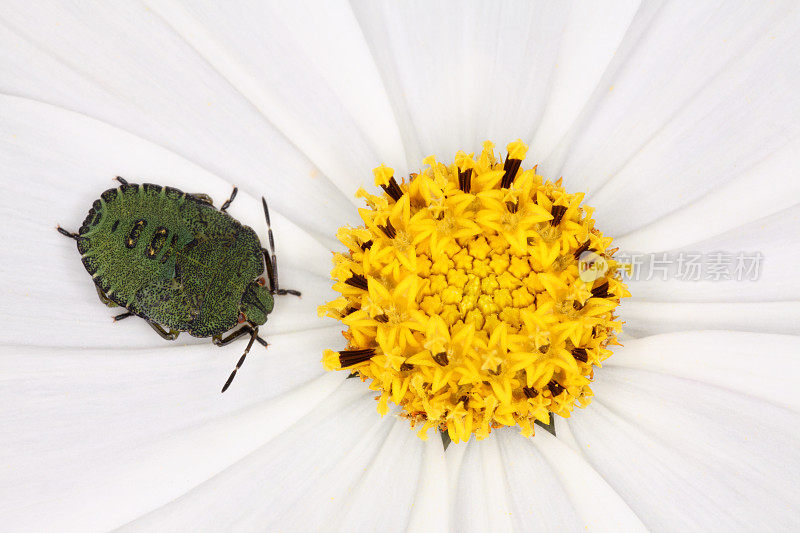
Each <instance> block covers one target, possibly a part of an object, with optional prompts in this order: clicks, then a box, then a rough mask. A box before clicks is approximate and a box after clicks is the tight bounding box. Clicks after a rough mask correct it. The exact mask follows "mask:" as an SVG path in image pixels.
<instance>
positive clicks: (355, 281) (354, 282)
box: [345, 274, 368, 290]
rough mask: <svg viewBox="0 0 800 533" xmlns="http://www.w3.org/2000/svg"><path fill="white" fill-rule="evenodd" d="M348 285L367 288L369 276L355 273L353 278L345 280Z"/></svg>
mask: <svg viewBox="0 0 800 533" xmlns="http://www.w3.org/2000/svg"><path fill="white" fill-rule="evenodd" d="M345 283H346V284H347V285H350V286H351V287H355V288H356V289H364V290H367V287H368V285H367V278H365V277H364V276H362V275H361V274H353V276H352V277H351V278H349V279H348V280H347V281H345Z"/></svg>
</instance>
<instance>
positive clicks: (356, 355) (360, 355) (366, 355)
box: [339, 348, 375, 368]
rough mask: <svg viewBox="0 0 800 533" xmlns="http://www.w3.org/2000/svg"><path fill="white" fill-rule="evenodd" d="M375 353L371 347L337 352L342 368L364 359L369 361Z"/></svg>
mask: <svg viewBox="0 0 800 533" xmlns="http://www.w3.org/2000/svg"><path fill="white" fill-rule="evenodd" d="M373 355H375V350H373V349H372V348H364V349H361V350H343V351H341V352H339V363H341V365H342V368H347V367H348V366H353V365H357V364H359V363H363V362H364V361H369V360H370V359H371V358H372V356H373Z"/></svg>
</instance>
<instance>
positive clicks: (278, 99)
mask: <svg viewBox="0 0 800 533" xmlns="http://www.w3.org/2000/svg"><path fill="white" fill-rule="evenodd" d="M148 5H149V6H150V7H151V8H152V9H153V10H154V11H155V12H157V13H158V14H159V15H160V16H161V17H162V18H163V19H164V20H165V21H166V22H167V23H168V24H169V25H170V27H172V28H173V29H174V30H175V31H176V32H177V33H178V34H180V36H181V37H182V38H184V39H185V40H186V41H187V42H188V43H189V44H191V46H192V47H193V48H194V49H195V50H197V52H198V53H199V54H200V55H201V56H202V57H203V58H205V59H206V60H207V61H208V62H209V63H210V64H211V65H212V66H213V67H214V68H215V69H216V70H217V71H218V72H219V73H220V74H221V75H222V76H223V77H224V78H225V79H226V80H228V81H229V82H230V83H231V85H233V86H234V87H235V88H236V90H237V91H239V92H240V93H241V94H242V95H243V96H244V97H245V98H247V100H248V101H249V102H251V103H252V105H253V106H254V107H255V108H256V109H257V110H258V111H259V112H261V113H262V114H263V115H264V116H265V117H267V118H268V119H269V121H270V122H271V123H272V124H274V125H275V126H276V127H277V128H278V129H279V130H280V131H281V133H283V135H285V136H286V138H287V139H288V140H289V141H290V142H291V143H292V144H293V145H294V146H297V147H299V148H300V150H301V151H302V152H303V153H304V154H305V155H306V156H307V157H309V159H311V161H312V162H313V163H314V164H315V166H316V167H317V168H319V169H320V171H321V172H322V173H323V174H324V175H325V176H327V177H328V178H330V179H331V180H332V181H333V182H334V183H335V184H336V185H337V187H338V188H339V189H340V190H341V192H342V194H343V195H344V196H345V197H346V198H350V199H352V200H353V201H355V200H354V199H353V195H354V194H355V191H356V189H357V188H358V187H359V186H362V185H364V184H365V183H371V181H372V178H371V173H370V170H371V169H372V168H373V167H375V166H377V164H378V162H385V163H386V164H389V165H403V166H404V165H405V154H404V153H403V146H402V143H401V141H400V133H399V131H398V129H397V124H396V122H395V120H394V116H393V114H392V110H391V108H390V106H389V101H388V98H387V96H386V91H385V90H384V89H383V85H382V83H381V80H380V76H379V75H378V71H377V68H376V66H375V63H374V61H373V58H372V56H371V55H370V53H369V49H368V47H367V44H366V42H365V41H364V37H363V35H362V34H361V32H360V30H359V27H358V23H357V22H356V20H355V18H354V16H353V13H352V10H351V8H350V6H349V5H348V4H347V3H346V2H343V1H340V2H333V3H326V4H320V3H319V2H316V3H313V4H310V3H306V2H296V3H295V2H293V3H291V4H286V3H278V2H272V3H264V4H254V5H253V4H251V3H246V2H233V3H231V2H228V3H226V4H225V5H224V6H223V5H221V4H219V3H217V2H194V3H192V4H191V5H184V4H183V3H180V2H148ZM332 141H333V142H332ZM287 177H288V176H287Z"/></svg>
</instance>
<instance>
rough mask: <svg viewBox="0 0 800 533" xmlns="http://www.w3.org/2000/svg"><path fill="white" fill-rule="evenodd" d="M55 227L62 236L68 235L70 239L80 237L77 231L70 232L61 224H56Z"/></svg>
mask: <svg viewBox="0 0 800 533" xmlns="http://www.w3.org/2000/svg"><path fill="white" fill-rule="evenodd" d="M56 229H57V230H58V232H59V233H60V234H61V235H63V236H64V237H69V238H70V239H75V240H76V241H77V240H78V239H79V238H80V235H78V234H77V233H70V232H69V231H67V230H65V229H64V228H62V227H61V226H56Z"/></svg>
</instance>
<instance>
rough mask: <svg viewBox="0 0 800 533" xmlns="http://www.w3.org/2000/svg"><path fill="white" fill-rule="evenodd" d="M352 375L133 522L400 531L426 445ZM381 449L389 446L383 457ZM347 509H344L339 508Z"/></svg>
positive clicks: (140, 525)
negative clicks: (265, 439)
mask: <svg viewBox="0 0 800 533" xmlns="http://www.w3.org/2000/svg"><path fill="white" fill-rule="evenodd" d="M356 381H357V380H349V382H345V383H344V384H343V385H342V388H341V390H340V391H337V393H336V394H334V395H332V396H331V397H330V398H329V399H327V400H326V401H325V402H324V403H323V404H322V405H320V406H319V407H318V408H317V409H315V410H314V411H313V412H312V413H311V414H310V415H308V416H306V417H305V418H303V419H302V420H300V421H299V422H298V423H297V424H295V425H294V426H292V427H291V428H290V429H289V430H288V431H286V432H284V433H283V434H281V435H279V436H277V437H276V438H275V439H273V440H271V441H270V442H269V443H267V444H266V445H264V446H262V447H261V448H259V449H258V450H256V451H254V452H253V453H251V454H250V455H249V456H247V457H246V458H244V459H243V460H241V461H239V462H238V463H237V464H236V465H234V466H232V467H231V468H228V469H227V470H225V471H224V472H222V473H220V474H219V475H217V476H215V477H214V478H212V479H210V480H208V481H207V482H205V483H203V484H202V485H200V486H198V487H197V488H196V489H194V490H192V491H190V492H188V493H187V494H185V495H184V496H182V497H180V498H178V499H176V500H175V501H173V502H171V503H169V504H167V505H165V506H164V507H162V508H160V509H157V510H156V511H154V512H153V513H151V514H150V515H148V516H146V517H144V518H142V519H141V520H139V521H137V522H134V523H133V524H131V527H130V529H131V530H134V531H139V530H158V531H163V530H165V529H167V530H187V529H188V530H194V529H197V528H200V529H205V530H220V529H228V528H233V529H235V530H237V531H250V530H258V531H263V530H265V529H266V530H290V531H318V530H323V529H329V528H331V527H332V528H333V529H336V528H337V526H336V524H337V523H340V521H343V522H344V523H341V524H340V526H341V527H342V528H343V529H348V530H359V528H363V527H367V529H372V526H374V524H377V523H379V524H381V525H382V528H384V529H388V530H389V531H402V530H403V529H404V527H405V524H406V523H407V522H408V518H409V513H410V509H411V506H412V504H413V503H414V489H415V486H416V483H417V481H418V480H419V477H420V468H421V466H422V464H423V461H422V449H423V444H422V442H421V441H419V439H417V440H414V439H416V437H415V436H413V434H412V436H409V433H410V432H409V431H408V428H407V426H406V422H405V421H397V420H395V419H394V418H393V417H383V418H381V417H379V415H378V414H377V413H376V412H375V401H374V400H373V399H372V396H374V394H373V393H368V394H364V386H363V384H362V383H360V382H356ZM396 426H398V429H394V428H395V427H396ZM399 428H402V431H401V430H400V429H399ZM384 451H385V452H391V453H387V455H386V456H383V453H382V452H384ZM376 477H380V478H381V480H382V481H381V486H380V489H379V490H376V489H375V485H374V482H373V481H371V480H374V479H375V478H376ZM370 483H371V484H372V487H371V489H372V490H371V492H366V491H365V484H370ZM350 509H352V511H353V513H352V514H348V515H347V517H346V518H345V516H344V515H343V511H344V512H349V510H350ZM368 524H370V526H368Z"/></svg>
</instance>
